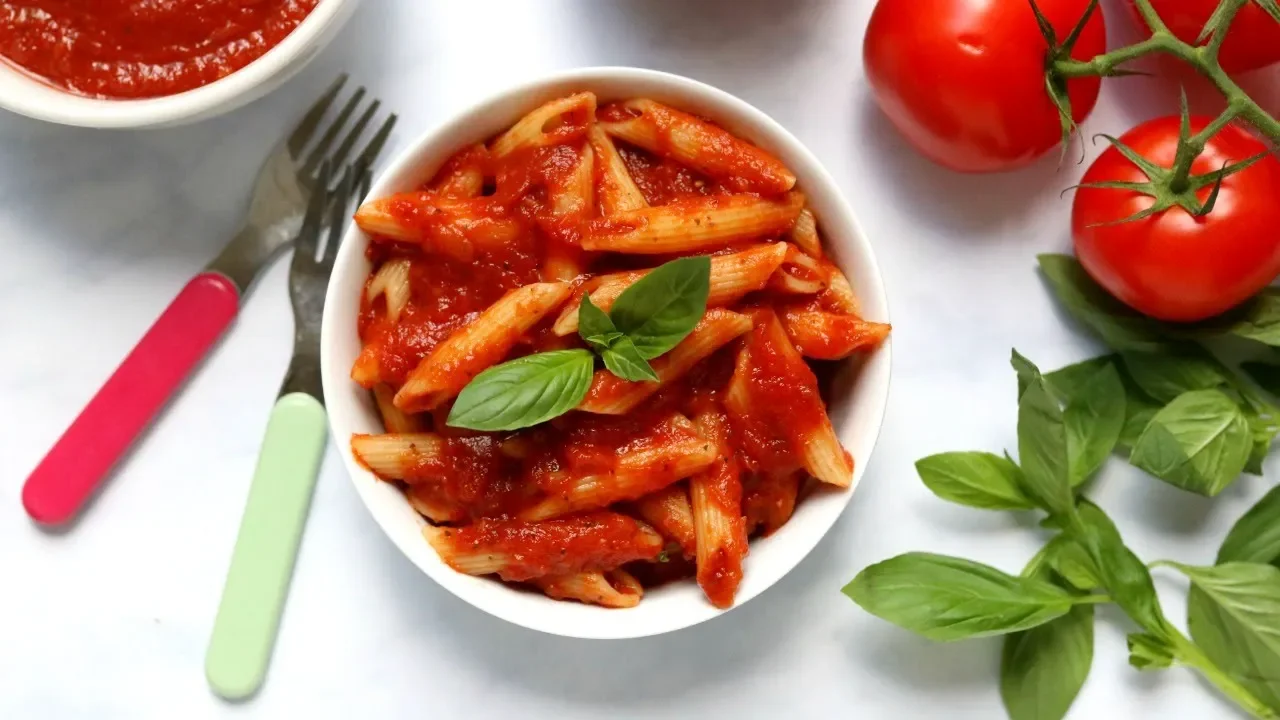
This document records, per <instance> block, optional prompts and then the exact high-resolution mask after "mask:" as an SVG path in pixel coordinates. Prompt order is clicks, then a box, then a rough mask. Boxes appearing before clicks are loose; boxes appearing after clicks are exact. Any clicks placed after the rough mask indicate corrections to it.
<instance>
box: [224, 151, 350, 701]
mask: <svg viewBox="0 0 1280 720" xmlns="http://www.w3.org/2000/svg"><path fill="white" fill-rule="evenodd" d="M328 175H329V172H328V163H325V164H324V166H323V167H322V169H321V171H320V175H319V177H320V178H322V179H323V178H326V177H327V176H328ZM326 185H327V183H326ZM322 187H323V185H322ZM367 193H368V171H367V170H365V169H364V168H363V167H360V166H355V167H348V168H347V171H346V173H345V174H344V175H343V178H342V181H341V182H340V183H339V184H338V186H337V188H336V190H334V191H333V192H332V193H321V192H316V193H314V194H313V195H312V200H311V202H310V203H309V204H308V206H307V214H306V218H305V220H304V221H303V224H302V230H301V231H300V232H299V234H298V239H297V242H296V244H295V248H294V255H293V263H292V265H291V266H290V270H289V298H290V300H291V301H292V304H293V315H294V327H295V329H294V350H293V359H292V360H291V361H290V363H289V370H288V372H287V373H286V374H285V379H284V383H283V385H282V386H281V388H280V395H279V397H278V399H277V400H276V404H275V407H274V408H272V410H271V419H270V420H269V421H268V423H267V432H266V436H265V438H264V439H263V442H262V450H261V452H260V454H259V456H258V466H257V468H256V470H255V471H254V474H253V482H252V484H251V485H250V486H249V499H248V501H247V503H246V506H245V511H244V516H243V518H242V519H241V522H240V531H239V533H238V534H237V536H236V544H235V549H234V550H233V551H232V556H231V566H230V569H229V570H228V571H227V579H226V584H225V585H224V586H223V591H222V600H221V602H220V603H219V604H218V614H217V617H216V618H215V620H214V624H213V634H212V635H211V637H210V639H209V647H208V650H207V652H206V655H205V677H206V678H207V679H208V681H209V686H210V687H211V688H213V690H214V692H216V693H217V694H218V695H220V696H222V697H224V698H226V699H229V700H241V699H244V698H246V697H249V696H250V695H252V694H254V693H255V692H257V690H258V688H259V687H261V685H262V681H263V679H264V678H265V677H266V672H267V666H268V664H269V663H270V659H271V651H272V648H273V646H274V645H275V638H276V631H277V629H278V628H279V623H280V615H281V613H282V612H283V610H284V603H285V597H286V595H287V594H288V588H289V581H290V577H291V576H292V574H293V567H294V561H295V560H296V558H297V552H298V544H299V542H300V541H301V539H302V531H303V528H304V526H305V524H306V517H307V512H308V509H309V507H310V504H311V495H312V493H313V491H314V489H315V484H316V477H317V473H318V471H319V469H320V460H321V458H322V457H323V455H324V447H325V440H326V437H327V430H326V416H325V410H324V393H323V390H322V389H321V384H320V318H321V314H322V311H323V309H324V294H325V290H326V289H327V288H328V285H329V275H330V274H331V273H332V272H333V260H334V257H335V256H336V255H337V252H338V244H339V243H340V241H341V235H342V229H343V226H344V225H345V220H346V216H347V214H348V213H347V211H348V206H349V203H351V202H352V201H353V200H355V199H358V198H360V197H364V195H366V194H367ZM322 194H324V195H326V196H325V197H322V196H321V195H322ZM326 204H328V205H329V219H328V226H329V238H328V241H327V242H326V244H325V246H324V248H323V253H321V254H320V257H319V258H318V259H317V243H318V242H319V238H320V235H321V230H322V226H323V225H324V222H323V217H322V215H323V213H324V206H325V205H326Z"/></svg>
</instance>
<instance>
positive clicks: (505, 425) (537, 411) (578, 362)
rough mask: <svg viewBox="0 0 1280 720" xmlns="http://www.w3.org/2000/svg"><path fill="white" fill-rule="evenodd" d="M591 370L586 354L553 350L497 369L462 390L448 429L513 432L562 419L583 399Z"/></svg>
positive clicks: (481, 374) (455, 403)
mask: <svg viewBox="0 0 1280 720" xmlns="http://www.w3.org/2000/svg"><path fill="white" fill-rule="evenodd" d="M594 364H595V357H594V356H593V355H592V354H591V351H589V350H555V351H553V352H545V353H537V354H536V355H526V356H525V357H522V358H518V359H516V360H511V361H510V362H505V363H502V364H501V365H495V366H493V367H491V368H489V369H488V370H485V371H484V372H482V373H480V374H479V375H477V376H476V377H475V378H474V379H473V380H472V381H471V382H470V383H468V384H467V386H466V387H464V388H462V392H461V393H458V399H457V400H455V401H454V403H453V409H452V410H450V411H449V419H448V420H447V421H446V424H448V425H450V426H452V427H461V428H469V429H471V430H516V429H519V428H525V427H530V426H532V425H537V424H538V423H540V422H545V421H547V420H550V419H551V418H554V417H558V416H560V415H563V414H565V413H566V412H569V411H570V410H572V409H573V408H575V407H577V405H578V403H580V402H582V398H583V397H585V396H586V394H587V390H588V389H589V388H590V387H591V371H592V367H593V365H594Z"/></svg>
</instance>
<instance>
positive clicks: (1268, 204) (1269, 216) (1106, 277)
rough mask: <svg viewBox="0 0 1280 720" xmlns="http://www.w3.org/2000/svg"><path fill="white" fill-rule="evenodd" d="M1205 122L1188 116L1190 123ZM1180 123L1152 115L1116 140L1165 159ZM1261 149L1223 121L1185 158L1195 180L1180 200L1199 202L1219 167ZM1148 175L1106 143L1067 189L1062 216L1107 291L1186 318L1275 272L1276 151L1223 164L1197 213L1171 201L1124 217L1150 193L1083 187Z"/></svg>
mask: <svg viewBox="0 0 1280 720" xmlns="http://www.w3.org/2000/svg"><path fill="white" fill-rule="evenodd" d="M1210 122H1211V119H1210V118H1206V117H1193V118H1192V119H1191V132H1192V133H1196V132H1199V131H1200V130H1202V129H1203V128H1204V127H1205V126H1206V125H1208V124H1209V123H1210ZM1180 125H1181V119H1180V118H1179V117H1178V116H1171V117H1165V118H1159V119H1157V120H1152V121H1149V122H1146V123H1144V124H1142V125H1139V126H1138V127H1136V128H1134V129H1132V130H1130V131H1129V132H1128V133H1126V134H1125V135H1124V136H1123V137H1121V138H1120V142H1121V143H1123V144H1124V145H1126V146H1127V147H1129V148H1131V149H1132V150H1133V151H1134V152H1136V153H1137V154H1138V155H1140V156H1142V157H1143V158H1146V159H1147V160H1149V161H1151V162H1152V163H1154V164H1155V165H1156V166H1158V167H1160V168H1166V169H1168V168H1172V167H1173V164H1174V158H1175V155H1176V154H1177V149H1178V138H1179V127H1180ZM1266 150H1267V148H1266V146H1265V145H1263V144H1262V142H1260V141H1259V140H1257V139H1256V138H1254V137H1253V136H1252V135H1250V134H1249V133H1247V132H1245V131H1244V130H1243V129H1241V128H1239V127H1236V126H1234V125H1228V126H1227V127H1225V128H1224V129H1223V130H1222V131H1221V132H1219V133H1218V134H1217V135H1215V136H1214V137H1213V138H1211V139H1210V140H1209V142H1208V143H1207V144H1206V146H1205V150H1204V152H1203V153H1201V154H1200V156H1199V157H1197V158H1196V160H1195V161H1194V162H1193V163H1192V165H1191V174H1192V176H1193V177H1200V178H1201V179H1202V180H1201V182H1197V183H1196V185H1199V186H1200V187H1199V189H1194V187H1193V188H1192V189H1190V190H1188V191H1186V192H1187V193H1188V194H1187V195H1184V196H1183V200H1184V202H1186V203H1188V204H1191V205H1193V206H1196V205H1202V204H1203V203H1205V202H1206V201H1207V200H1208V199H1209V196H1210V194H1211V192H1212V191H1213V183H1212V182H1210V180H1211V179H1212V177H1213V176H1214V175H1215V174H1216V173H1217V172H1218V171H1219V170H1222V169H1223V168H1224V167H1227V166H1229V165H1230V164H1232V163H1237V162H1240V161H1242V160H1247V159H1249V158H1251V157H1253V156H1255V155H1258V154H1260V153H1263V152H1265V151H1266ZM1151 179H1153V178H1150V177H1149V176H1148V174H1147V173H1146V172H1145V171H1143V170H1142V169H1141V168H1139V167H1138V166H1137V165H1136V164H1135V163H1134V162H1132V161H1131V160H1129V159H1128V158H1126V157H1124V155H1123V154H1122V153H1121V152H1120V150H1119V149H1117V148H1116V147H1115V146H1112V147H1110V148H1108V149H1107V150H1106V151H1105V152H1103V153H1102V155H1100V156H1099V157H1098V159H1097V160H1095V161H1094V163H1093V165H1092V166H1090V168H1089V170H1088V171H1087V172H1086V173H1085V176H1084V180H1083V181H1082V185H1083V186H1082V187H1080V188H1079V189H1078V190H1077V191H1076V197H1075V202H1074V204H1073V207H1072V217H1071V229H1072V234H1073V236H1074V237H1075V248H1076V255H1077V256H1078V257H1079V259H1080V262H1081V264H1082V265H1084V268H1085V270H1086V271H1088V273H1089V275H1090V276H1092V277H1093V279H1094V280H1096V281H1097V282H1098V284H1100V285H1102V286H1103V287H1104V288H1106V289H1107V290H1108V291H1109V292H1110V293H1111V294H1112V295H1115V296H1116V297H1117V298H1118V299H1120V300H1121V301H1122V302H1124V303H1125V304H1126V305H1128V306H1130V307H1132V308H1133V309H1135V310H1137V311H1139V312H1141V313H1143V314H1146V315H1150V316H1151V317H1154V318H1158V319H1160V320H1169V321H1181V322H1190V321H1195V320H1203V319H1205V318H1209V317H1213V316H1214V315H1218V314H1220V313H1223V312H1226V311H1227V310H1230V309H1231V308H1233V307H1235V306H1237V305H1239V304H1241V303H1243V302H1244V301H1245V300H1248V299H1249V298H1250V297H1251V296H1252V295H1253V294H1254V293H1256V292H1258V291H1259V290H1261V289H1262V288H1264V287H1266V286H1267V285H1268V284H1270V283H1271V281H1272V280H1274V279H1275V278H1276V276H1277V275H1278V274H1280V202H1278V201H1277V199H1278V198H1280V160H1277V159H1276V157H1275V156H1274V155H1272V154H1267V155H1266V156H1265V157H1263V158H1262V159H1261V160H1259V161H1257V162H1255V163H1254V164H1253V165H1250V166H1248V167H1245V168H1244V169H1243V170H1239V171H1238V172H1234V173H1230V174H1228V175H1227V176H1226V177H1225V178H1224V179H1223V180H1222V184H1221V188H1220V190H1219V192H1218V196H1217V198H1216V200H1215V202H1214V204H1213V206H1212V209H1211V210H1210V211H1209V212H1208V213H1207V214H1204V215H1202V216H1199V217H1197V216H1196V215H1195V214H1193V213H1192V212H1190V211H1188V209H1187V208H1186V207H1184V206H1183V205H1182V204H1173V205H1172V206H1171V207H1169V208H1168V209H1165V210H1161V211H1159V212H1156V213H1154V214H1152V215H1150V216H1148V217H1145V218H1142V219H1138V220H1128V219H1127V218H1131V217H1133V216H1134V215H1136V214H1138V213H1141V212H1144V211H1147V210H1149V209H1150V208H1152V207H1153V206H1155V205H1156V203H1157V200H1156V198H1155V197H1153V196H1152V195H1149V194H1147V193H1145V192H1142V191H1139V190H1132V189H1116V188H1101V187H1087V185H1089V184H1092V183H1113V182H1122V183H1147V182H1148V181H1149V180H1151ZM1176 189H1177V188H1175V190H1176Z"/></svg>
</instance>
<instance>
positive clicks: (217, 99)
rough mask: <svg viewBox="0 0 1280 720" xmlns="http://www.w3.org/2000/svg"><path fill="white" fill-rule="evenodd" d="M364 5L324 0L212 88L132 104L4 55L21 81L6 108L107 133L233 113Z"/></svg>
mask: <svg viewBox="0 0 1280 720" xmlns="http://www.w3.org/2000/svg"><path fill="white" fill-rule="evenodd" d="M358 3H359V0H318V2H317V4H316V6H315V8H313V9H312V11H311V12H310V13H309V14H308V15H307V17H305V18H303V20H302V22H300V23H298V26H297V27H295V28H294V29H293V32H290V33H289V34H288V35H287V36H285V38H284V39H282V40H281V41H280V42H278V43H276V44H275V45H274V46H272V47H271V48H270V49H269V50H267V52H265V53H263V54H262V55H261V56H260V57H258V58H257V59H255V60H253V61H252V62H250V63H249V64H248V65H245V66H244V67H242V68H240V69H239V70H236V71H235V72H233V73H231V74H230V75H227V76H225V77H222V78H219V79H217V80H215V81H213V82H211V83H208V84H206V85H201V86H199V87H195V88H192V89H190V90H185V91H183V92H180V93H175V94H173V95H163V96H160V97H154V98H139V99H131V100H130V99H112V98H94V97H86V96H83V95H76V94H75V93H72V92H68V91H66V90H64V89H63V88H61V87H59V86H57V85H53V84H51V83H48V82H46V81H45V80H44V79H42V78H40V77H38V76H36V75H34V74H32V73H31V72H29V71H28V70H26V68H24V67H22V66H21V65H18V64H17V63H14V62H12V61H10V60H8V59H7V58H4V57H3V56H0V73H6V74H9V75H12V76H16V77H17V78H18V79H17V80H15V83H16V87H15V89H14V90H12V91H10V92H0V108H4V109H6V110H9V111H11V112H14V113H17V114H19V115H25V116H26V117H29V118H33V119H36V120H43V121H45V122H51V123H57V124H60V125H71V126H76V127H91V128H104V129H127V128H143V127H153V126H161V125H174V124H181V123H182V122H184V121H188V120H194V119H198V118H202V117H206V116H209V115H213V114H219V113H221V112H227V111H230V110H232V109H234V108H236V107H239V106H241V105H243V104H244V103H245V102H248V101H249V100H252V99H254V98H255V97H257V96H258V95H257V94H255V93H257V92H259V89H260V88H264V87H265V86H268V85H269V84H270V83H271V82H272V80H274V79H276V78H277V76H282V75H287V74H289V73H290V72H292V71H293V70H297V69H300V67H301V63H299V62H298V61H299V60H300V58H301V60H302V62H305V61H306V60H309V59H310V56H309V55H307V53H308V51H309V50H312V49H313V48H314V49H318V48H315V47H314V44H315V43H316V41H317V40H324V39H327V38H326V35H327V34H328V33H329V30H331V29H333V26H334V24H335V23H337V22H340V21H341V20H343V19H344V17H345V16H346V14H347V13H348V12H351V11H354V9H355V7H356V6H357V5H358ZM312 54H314V53H312ZM303 56H306V57H303ZM295 63H297V65H296V67H295ZM281 79H282V80H283V78H281ZM25 83H31V84H34V85H38V86H39V91H37V92H32V91H31V88H30V87H29V86H28V87H26V88H24V87H23V85H24V84H25ZM49 91H51V92H52V94H51V93H50V92H49ZM265 91H266V90H265V89H263V90H261V92H265ZM54 97H56V98H57V99H56V100H54V99H53V98H54Z"/></svg>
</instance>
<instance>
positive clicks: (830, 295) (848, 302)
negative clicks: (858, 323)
mask: <svg viewBox="0 0 1280 720" xmlns="http://www.w3.org/2000/svg"><path fill="white" fill-rule="evenodd" d="M819 299H820V300H821V301H822V303H823V304H824V305H826V306H828V307H830V308H831V309H832V310H835V311H836V312H838V313H844V314H845V315H859V314H861V312H862V308H861V306H860V305H859V303H858V298H857V296H855V295H854V294H853V286H852V285H850V284H849V278H847V277H845V274H844V273H842V272H840V268H838V267H836V266H834V265H832V266H830V267H829V268H827V289H826V291H825V292H823V293H822V296H821V297H820V298H819Z"/></svg>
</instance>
